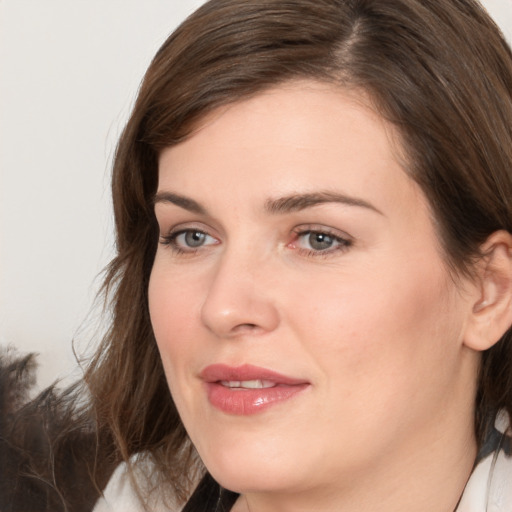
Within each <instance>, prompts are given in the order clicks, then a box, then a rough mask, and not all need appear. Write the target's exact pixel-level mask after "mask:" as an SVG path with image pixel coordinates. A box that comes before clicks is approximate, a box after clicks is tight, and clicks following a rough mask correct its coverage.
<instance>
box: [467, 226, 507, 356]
mask: <svg viewBox="0 0 512 512" xmlns="http://www.w3.org/2000/svg"><path fill="white" fill-rule="evenodd" d="M482 254H483V257H482V260H481V261H480V262H479V263H477V268H478V272H477V273H478V275H477V278H476V279H477V281H476V282H477V290H478V293H477V294H476V295H475V296H476V300H475V302H474V303H473V310H472V312H471V318H470V321H469V323H468V325H467V328H466V332H465V338H464V343H465V345H466V346H467V347H469V348H471V349H473V350H477V351H483V350H487V349H488V348H490V347H492V346H493V345H494V344H495V343H497V342H498V341H499V340H500V338H501V337H502V336H503V334H505V332H506V331H507V330H508V329H509V327H510V326H511V325H512V235H511V234H510V233H508V232H507V231H503V230H502V231H496V232H495V233H493V234H492V235H491V236H490V237H489V238H488V239H487V240H486V242H485V244H484V245H483V246H482Z"/></svg>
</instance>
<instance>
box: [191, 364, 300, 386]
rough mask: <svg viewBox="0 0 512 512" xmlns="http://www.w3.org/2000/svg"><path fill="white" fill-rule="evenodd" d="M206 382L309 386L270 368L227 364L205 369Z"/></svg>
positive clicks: (204, 377) (213, 365)
mask: <svg viewBox="0 0 512 512" xmlns="http://www.w3.org/2000/svg"><path fill="white" fill-rule="evenodd" d="M199 376H200V377H201V379H203V380H204V381H205V382H209V383H211V382H220V381H249V380H266V381H271V382H275V383H276V384H282V385H286V386H297V385H299V384H307V383H308V381H307V380H304V379H297V378H293V377H288V376H286V375H282V374H280V373H277V372H275V371H273V370H269V369H268V368H261V367H259V366H253V365H251V364H244V365H242V366H229V365H226V364H212V365H210V366H207V367H206V368H204V369H203V370H202V371H201V373H200V374H199Z"/></svg>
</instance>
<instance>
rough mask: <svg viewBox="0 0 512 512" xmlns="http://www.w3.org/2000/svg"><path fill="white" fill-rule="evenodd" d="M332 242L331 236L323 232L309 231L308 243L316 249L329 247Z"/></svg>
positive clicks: (320, 249)
mask: <svg viewBox="0 0 512 512" xmlns="http://www.w3.org/2000/svg"><path fill="white" fill-rule="evenodd" d="M332 243H333V238H332V236H329V235H326V234H324V233H310V235H309V245H310V246H311V247H312V248H313V249H315V250H317V251H322V250H325V249H329V248H330V247H331V246H332Z"/></svg>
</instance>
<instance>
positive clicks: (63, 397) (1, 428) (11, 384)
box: [0, 349, 118, 512]
mask: <svg viewBox="0 0 512 512" xmlns="http://www.w3.org/2000/svg"><path fill="white" fill-rule="evenodd" d="M35 373H36V363H35V357H34V355H33V354H30V355H27V356H23V357H21V356H19V355H18V354H17V353H16V352H15V351H14V350H12V349H4V350H2V352H1V353H0V511H1V512H43V511H44V512H87V511H90V510H92V508H93V507H94V503H95V502H96V500H97V499H98V497H99V496H100V494H101V489H103V488H104V487H105V485H106V482H107V481H108V479H109V477H110V475H111V474H112V472H113V470H114V468H115V466H116V465H117V463H118V460H116V457H115V456H114V450H113V448H112V444H111V443H110V442H109V441H108V440H104V439H102V436H101V435H99V434H98V432H96V429H95V422H94V418H93V415H92V414H91V412H90V410H89V408H88V407H87V401H86V399H84V393H83V389H82V385H81V384H80V383H77V384H75V385H73V386H71V387H69V388H67V389H65V390H59V389H58V388H57V387H56V386H55V385H53V386H50V387H49V388H47V389H46V390H44V391H43V392H41V393H40V394H39V395H38V396H36V397H35V398H30V391H31V390H32V389H33V387H34V384H35Z"/></svg>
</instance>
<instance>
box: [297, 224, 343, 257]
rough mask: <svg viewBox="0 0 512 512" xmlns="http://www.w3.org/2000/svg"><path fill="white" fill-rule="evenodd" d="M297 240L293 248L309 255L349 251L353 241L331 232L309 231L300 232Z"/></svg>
mask: <svg viewBox="0 0 512 512" xmlns="http://www.w3.org/2000/svg"><path fill="white" fill-rule="evenodd" d="M296 234H297V238H296V239H295V241H294V242H293V243H292V247H293V248H296V249H299V250H302V251H306V252H307V255H312V256H314V255H320V254H322V255H327V254H329V253H332V252H335V251H339V250H347V249H348V247H350V245H352V241H351V239H350V238H349V237H343V236H340V235H339V234H334V233H332V232H330V231H329V230H320V229H307V230H298V231H297V232H296Z"/></svg>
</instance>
